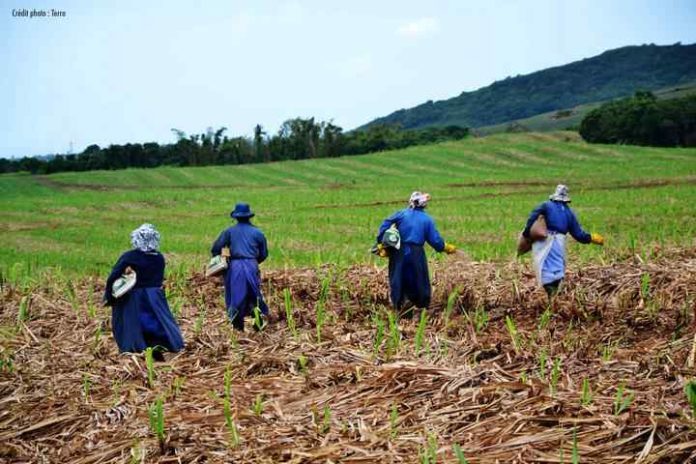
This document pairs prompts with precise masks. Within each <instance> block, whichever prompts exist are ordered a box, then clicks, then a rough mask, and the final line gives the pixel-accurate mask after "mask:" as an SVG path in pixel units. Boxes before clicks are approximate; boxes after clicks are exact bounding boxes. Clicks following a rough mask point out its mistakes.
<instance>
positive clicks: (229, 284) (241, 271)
mask: <svg viewBox="0 0 696 464" xmlns="http://www.w3.org/2000/svg"><path fill="white" fill-rule="evenodd" d="M225 305H226V306H227V315H228V316H229V318H230V320H231V321H232V322H234V323H235V325H237V326H238V325H240V324H242V325H243V322H244V317H246V316H251V315H253V311H254V308H256V307H257V306H258V308H259V310H260V311H261V312H262V313H263V314H268V306H267V305H266V302H265V301H263V295H262V294H261V274H260V272H259V263H258V262H257V261H256V260H255V259H233V260H231V261H230V266H229V268H228V269H227V273H226V274H225Z"/></svg>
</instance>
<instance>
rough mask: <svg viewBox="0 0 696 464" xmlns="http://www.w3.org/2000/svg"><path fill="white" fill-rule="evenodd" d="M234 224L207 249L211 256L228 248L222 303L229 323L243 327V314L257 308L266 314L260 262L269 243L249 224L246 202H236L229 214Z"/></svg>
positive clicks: (266, 307)
mask: <svg viewBox="0 0 696 464" xmlns="http://www.w3.org/2000/svg"><path fill="white" fill-rule="evenodd" d="M230 216H232V217H233V218H234V219H236V220H237V224H236V225H234V226H232V227H230V228H228V229H226V230H224V231H223V232H222V233H221V234H220V236H219V237H218V239H217V240H215V243H214V244H213V247H212V249H211V250H210V251H211V253H212V254H213V256H217V255H219V254H221V253H222V249H223V248H225V247H227V248H229V250H230V251H229V254H230V256H229V259H230V263H229V267H228V268H227V270H226V271H225V276H224V283H225V305H226V306H227V314H228V316H229V318H230V320H231V321H232V325H233V326H234V327H235V328H236V329H237V330H244V317H246V316H251V315H253V312H254V309H255V308H258V309H259V311H260V312H261V314H262V315H264V316H267V315H268V306H267V305H266V303H265V302H264V300H263V295H262V294H261V277H260V273H259V264H261V263H262V262H263V261H264V260H265V259H266V258H267V257H268V245H267V243H266V237H265V236H264V234H263V232H261V230H259V229H258V228H257V227H256V226H254V225H253V224H252V223H251V218H252V217H254V213H253V212H252V211H251V207H250V206H249V204H247V203H237V205H235V207H234V210H233V211H232V212H231V213H230Z"/></svg>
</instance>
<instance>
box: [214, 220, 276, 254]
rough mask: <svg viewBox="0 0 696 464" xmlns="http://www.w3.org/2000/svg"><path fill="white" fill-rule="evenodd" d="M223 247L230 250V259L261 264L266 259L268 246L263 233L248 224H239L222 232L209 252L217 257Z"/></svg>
mask: <svg viewBox="0 0 696 464" xmlns="http://www.w3.org/2000/svg"><path fill="white" fill-rule="evenodd" d="M223 247H229V248H230V256H231V258H232V259H255V260H256V261H258V262H259V263H262V262H263V261H264V260H265V259H266V258H267V257H268V244H267V243H266V236H265V235H263V232H261V230H259V229H258V228H256V227H255V226H254V225H252V224H251V223H249V222H240V223H238V224H237V225H235V226H232V227H230V228H229V229H226V230H224V231H222V233H221V234H220V236H219V237H218V238H217V240H215V243H213V247H212V248H211V250H210V252H211V253H212V255H213V256H215V255H219V254H220V252H221V251H222V248H223Z"/></svg>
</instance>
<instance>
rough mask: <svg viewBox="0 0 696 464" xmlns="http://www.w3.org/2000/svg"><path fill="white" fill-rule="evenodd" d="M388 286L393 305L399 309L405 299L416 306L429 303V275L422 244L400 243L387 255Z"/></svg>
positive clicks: (424, 306) (423, 305)
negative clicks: (399, 246)
mask: <svg viewBox="0 0 696 464" xmlns="http://www.w3.org/2000/svg"><path fill="white" fill-rule="evenodd" d="M389 287H390V290H391V292H390V293H391V301H392V304H393V305H394V307H395V308H396V309H397V310H398V309H401V308H402V307H403V306H404V304H405V303H406V299H408V300H409V301H411V303H413V304H414V305H415V306H416V307H418V308H427V307H428V305H430V294H431V289H430V275H429V274H428V261H427V259H426V256H425V250H424V249H423V247H422V246H418V245H411V244H409V243H402V244H401V249H400V250H392V251H391V254H390V255H389Z"/></svg>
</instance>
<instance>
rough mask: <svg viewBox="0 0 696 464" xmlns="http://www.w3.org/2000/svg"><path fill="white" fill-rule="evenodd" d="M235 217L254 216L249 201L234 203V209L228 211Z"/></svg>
mask: <svg viewBox="0 0 696 464" xmlns="http://www.w3.org/2000/svg"><path fill="white" fill-rule="evenodd" d="M230 216H232V217H233V218H235V219H239V218H251V217H254V213H253V212H252V211H251V207H250V206H249V203H237V204H236V205H234V210H232V212H231V213H230Z"/></svg>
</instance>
